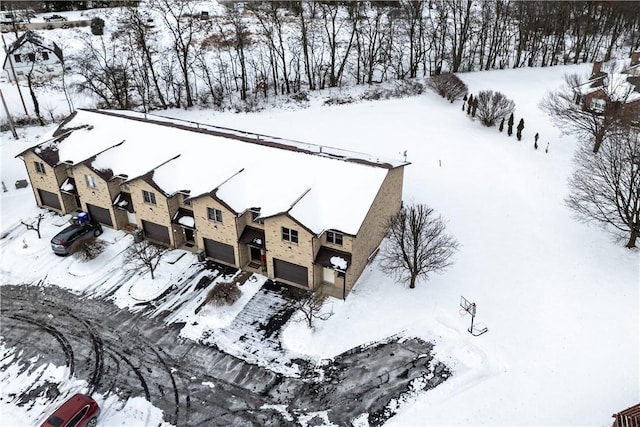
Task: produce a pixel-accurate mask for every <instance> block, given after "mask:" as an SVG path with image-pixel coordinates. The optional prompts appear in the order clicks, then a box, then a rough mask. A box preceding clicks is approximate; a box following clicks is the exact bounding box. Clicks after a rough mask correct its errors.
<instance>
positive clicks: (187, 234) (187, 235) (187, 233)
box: [183, 228, 196, 243]
mask: <svg viewBox="0 0 640 427" xmlns="http://www.w3.org/2000/svg"><path fill="white" fill-rule="evenodd" d="M183 230H184V239H185V240H186V241H187V242H189V243H194V242H195V241H196V239H195V235H194V232H193V230H192V229H190V228H184V229H183Z"/></svg>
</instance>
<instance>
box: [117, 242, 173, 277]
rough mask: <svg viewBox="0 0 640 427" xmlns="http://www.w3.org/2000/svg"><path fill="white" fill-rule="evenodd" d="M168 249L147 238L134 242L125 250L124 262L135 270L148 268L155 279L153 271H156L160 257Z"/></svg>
mask: <svg viewBox="0 0 640 427" xmlns="http://www.w3.org/2000/svg"><path fill="white" fill-rule="evenodd" d="M165 251H166V249H165V248H163V247H162V246H158V245H154V244H153V243H150V242H149V241H147V240H143V241H141V242H138V243H134V244H132V245H131V246H129V248H128V249H127V251H126V252H125V256H124V258H123V262H124V264H125V266H127V267H131V268H133V269H135V270H144V269H148V270H149V272H150V273H151V279H152V280H153V279H154V275H153V272H154V271H155V269H156V267H157V266H158V263H160V258H162V255H163V254H164V252H165Z"/></svg>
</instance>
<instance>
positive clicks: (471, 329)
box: [468, 302, 476, 334]
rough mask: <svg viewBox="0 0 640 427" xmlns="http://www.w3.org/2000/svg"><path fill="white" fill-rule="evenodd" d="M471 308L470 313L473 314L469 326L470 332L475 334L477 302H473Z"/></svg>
mask: <svg viewBox="0 0 640 427" xmlns="http://www.w3.org/2000/svg"><path fill="white" fill-rule="evenodd" d="M470 308H471V310H470V314H471V326H470V327H469V329H468V330H469V333H470V334H473V319H475V318H476V303H475V302H473V303H471V307H470Z"/></svg>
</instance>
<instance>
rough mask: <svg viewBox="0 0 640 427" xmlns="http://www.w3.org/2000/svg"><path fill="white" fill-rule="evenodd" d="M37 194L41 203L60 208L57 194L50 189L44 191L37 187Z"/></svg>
mask: <svg viewBox="0 0 640 427" xmlns="http://www.w3.org/2000/svg"><path fill="white" fill-rule="evenodd" d="M38 195H39V196H40V201H41V202H42V204H43V205H46V206H50V207H52V208H55V209H58V210H62V209H61V208H60V199H58V195H57V194H55V193H52V192H50V191H45V190H41V189H38Z"/></svg>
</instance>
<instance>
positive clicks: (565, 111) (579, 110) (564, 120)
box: [540, 66, 633, 153]
mask: <svg viewBox="0 0 640 427" xmlns="http://www.w3.org/2000/svg"><path fill="white" fill-rule="evenodd" d="M608 71H609V72H610V73H615V72H616V70H615V68H611V66H610V67H609V68H608ZM587 81H588V79H586V78H582V77H580V76H579V75H577V74H569V75H566V76H565V84H564V85H563V87H562V88H561V89H559V90H557V91H553V92H550V93H548V94H547V95H546V96H545V98H544V99H543V100H542V102H541V104H540V108H542V110H543V111H545V112H546V113H547V114H548V115H549V116H551V120H552V121H553V122H554V124H555V125H556V126H557V127H558V128H560V130H561V131H562V132H563V133H565V134H568V135H576V136H578V137H580V138H584V139H589V140H592V141H593V142H594V144H593V152H594V153H597V152H598V150H599V149H600V145H601V144H602V142H603V141H604V139H605V137H606V136H607V135H608V133H609V132H610V131H612V130H615V129H616V124H617V123H619V122H620V121H621V120H622V118H623V117H624V114H623V110H624V105H625V104H626V101H627V99H628V98H629V96H630V95H631V94H632V93H633V85H630V84H627V83H626V81H625V80H623V79H618V78H609V79H605V82H604V85H603V86H601V87H600V89H599V90H601V91H602V92H603V94H604V96H605V97H606V98H607V101H606V106H605V107H604V108H602V109H600V108H591V106H586V105H584V104H583V102H584V99H583V96H582V95H581V93H580V88H581V87H585V86H584V85H585V82H587Z"/></svg>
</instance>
